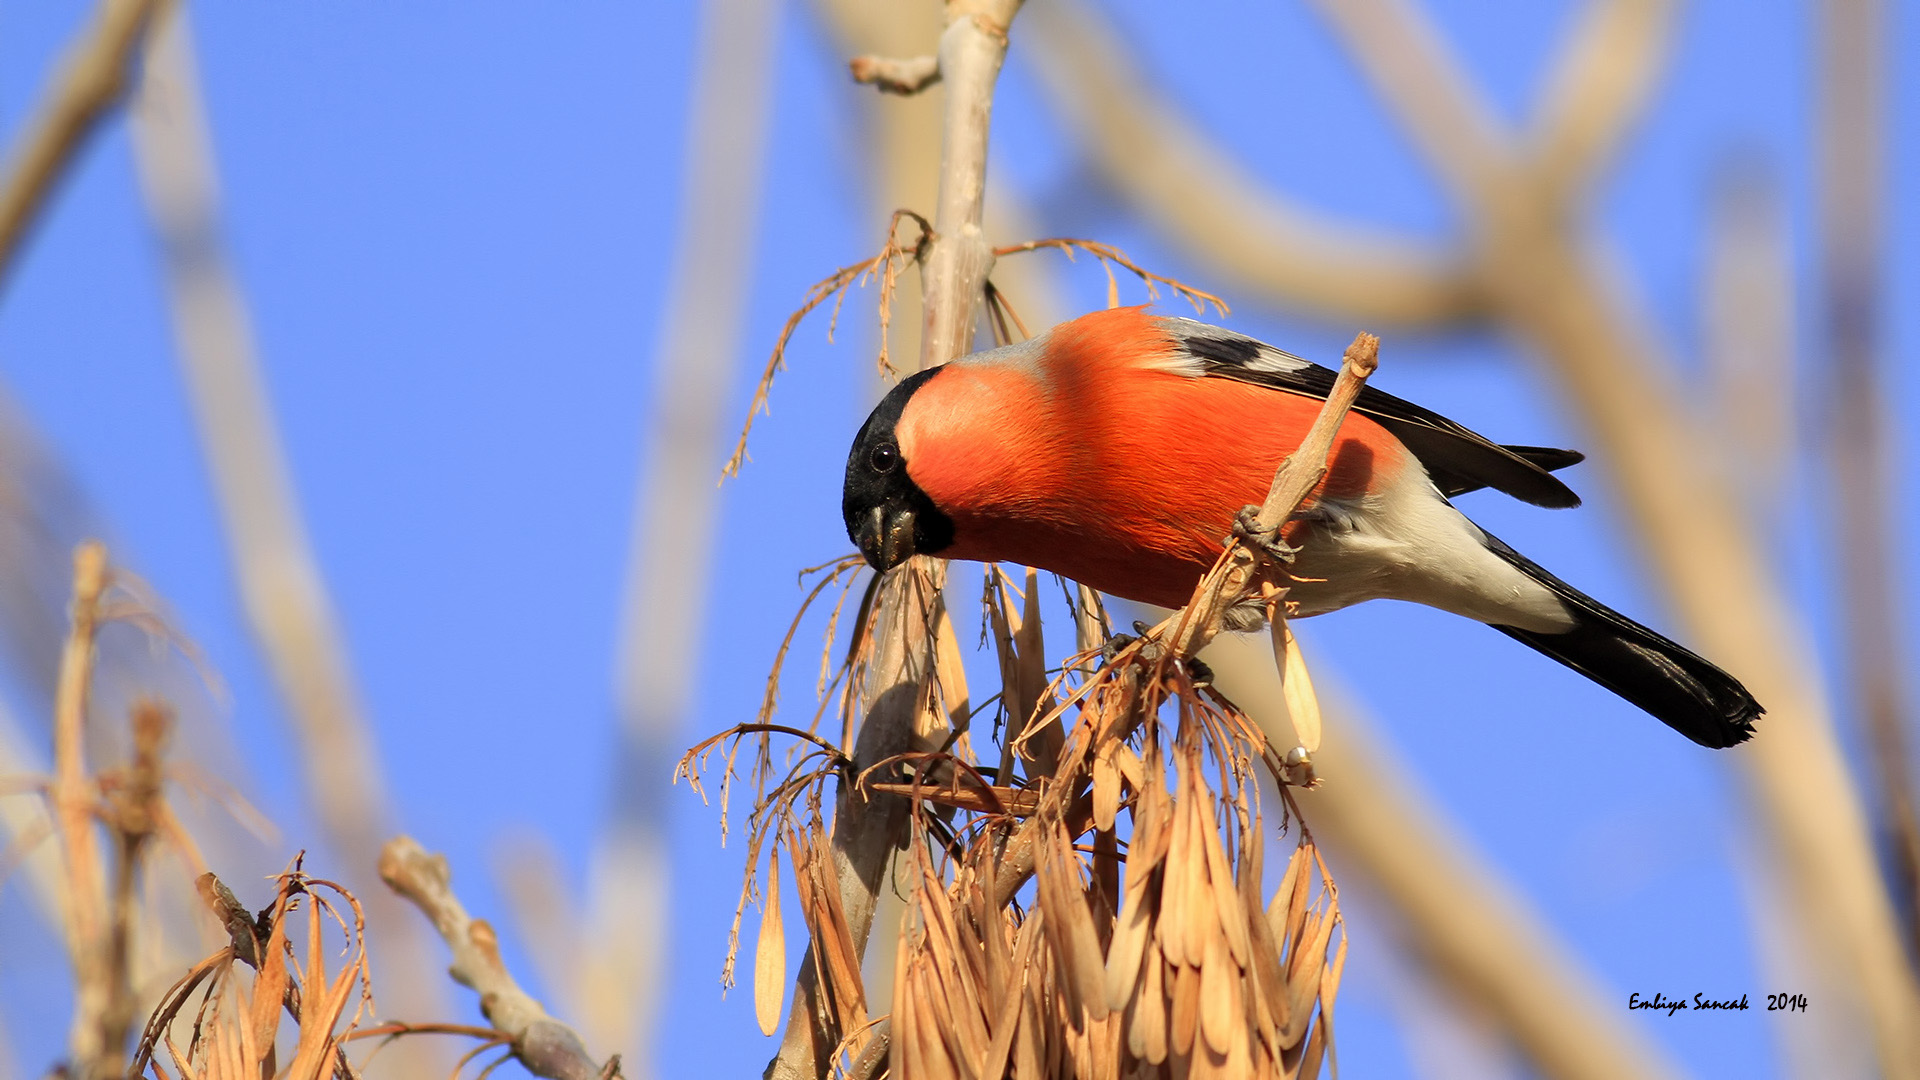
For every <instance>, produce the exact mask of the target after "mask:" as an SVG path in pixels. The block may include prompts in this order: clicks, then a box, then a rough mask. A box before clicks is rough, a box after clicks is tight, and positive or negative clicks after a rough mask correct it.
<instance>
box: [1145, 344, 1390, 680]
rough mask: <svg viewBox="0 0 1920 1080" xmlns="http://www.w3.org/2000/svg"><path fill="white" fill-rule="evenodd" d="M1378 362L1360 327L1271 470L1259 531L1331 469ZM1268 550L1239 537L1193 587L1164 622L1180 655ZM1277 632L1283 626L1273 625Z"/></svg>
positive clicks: (1243, 594) (1201, 638)
mask: <svg viewBox="0 0 1920 1080" xmlns="http://www.w3.org/2000/svg"><path fill="white" fill-rule="evenodd" d="M1379 362H1380V339H1379V338H1376V337H1374V336H1373V335H1372V334H1367V333H1362V334H1359V335H1357V336H1356V337H1355V338H1354V339H1353V344H1351V345H1349V346H1347V351H1346V354H1345V356H1344V358H1343V360H1342V362H1341V365H1340V375H1339V377H1338V378H1336V379H1335V380H1334V384H1333V389H1332V390H1331V391H1330V392H1329V393H1328V394H1327V400H1326V401H1325V402H1324V403H1323V404H1322V405H1321V406H1320V411H1319V413H1318V414H1316V415H1315V416H1314V419H1313V426H1312V427H1310V428H1308V429H1307V434H1306V437H1305V438H1303V439H1301V441H1300V445H1299V446H1298V447H1297V448H1296V449H1295V450H1294V451H1293V453H1291V454H1288V455H1287V457H1286V460H1284V461H1282V462H1281V463H1280V468H1279V469H1278V470H1277V471H1276V472H1275V473H1274V475H1273V483H1272V484H1271V485H1270V486H1269V487H1268V488H1267V497H1266V500H1265V501H1264V502H1262V503H1261V505H1260V512H1259V514H1258V515H1257V516H1256V517H1255V522H1256V524H1257V525H1258V527H1259V529H1260V531H1262V532H1266V533H1273V534H1275V535H1277V534H1278V530H1279V529H1280V526H1281V525H1283V524H1285V523H1286V521H1287V519H1288V518H1289V517H1291V516H1292V515H1293V513H1294V511H1295V510H1296V509H1297V508H1298V507H1299V505H1300V503H1301V501H1302V500H1304V499H1305V498H1306V497H1307V494H1308V493H1309V492H1311V491H1312V490H1313V489H1314V487H1315V486H1317V485H1318V484H1319V483H1320V481H1321V480H1323V479H1325V477H1326V475H1327V455H1328V454H1329V453H1330V452H1331V451H1332V449H1333V440H1334V437H1335V436H1336V435H1338V434H1339V431H1340V424H1341V423H1342V422H1343V421H1344V420H1345V419H1346V417H1347V410H1348V409H1349V408H1351V407H1352V405H1353V402H1354V399H1356V398H1358V397H1359V396H1360V391H1361V389H1362V388H1363V387H1364V386H1365V385H1366V381H1367V377H1368V376H1370V375H1372V374H1373V372H1374V369H1375V368H1376V367H1378V366H1379ZM1263 560H1264V555H1263V554H1262V553H1260V552H1258V551H1257V550H1256V549H1254V548H1253V547H1251V546H1249V545H1247V544H1246V543H1244V542H1243V541H1241V540H1235V542H1234V543H1233V545H1232V546H1231V547H1229V548H1228V549H1227V551H1226V552H1225V553H1224V554H1223V555H1222V556H1221V557H1220V561H1219V562H1218V563H1216V564H1215V565H1214V568H1213V570H1211V571H1210V572H1209V573H1208V574H1207V576H1206V577H1205V578H1204V579H1202V581H1201V583H1200V587H1199V588H1198V589H1197V590H1196V591H1195V592H1194V600H1193V602H1191V603H1189V604H1188V605H1187V607H1185V608H1182V609H1181V610H1180V611H1178V612H1175V613H1174V614H1173V615H1171V616H1169V617H1168V619H1167V620H1166V621H1165V622H1164V623H1162V624H1161V625H1162V626H1163V627H1171V628H1173V634H1172V636H1171V637H1170V638H1169V643H1170V644H1171V645H1172V646H1173V648H1174V650H1175V651H1176V652H1177V653H1179V654H1180V655H1182V656H1192V655H1193V654H1194V653H1196V652H1198V651H1200V650H1201V649H1203V648H1205V647H1206V644H1207V642H1209V641H1211V640H1213V638H1214V637H1215V635H1217V634H1218V633H1219V632H1220V625H1221V618H1222V616H1224V615H1225V614H1226V612H1227V610H1228V609H1229V608H1231V607H1232V606H1233V605H1235V604H1237V603H1240V602H1242V601H1244V600H1245V599H1246V598H1247V597H1248V596H1249V595H1250V593H1251V591H1252V589H1253V586H1254V579H1255V575H1256V573H1257V572H1258V571H1259V569H1260V567H1261V565H1262V562H1263ZM1274 629H1275V632H1278V630H1279V628H1278V627H1275V628H1274Z"/></svg>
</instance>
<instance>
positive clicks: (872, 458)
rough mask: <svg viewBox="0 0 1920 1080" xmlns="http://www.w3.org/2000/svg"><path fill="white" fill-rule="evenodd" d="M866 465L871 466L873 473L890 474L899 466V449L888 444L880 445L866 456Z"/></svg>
mask: <svg viewBox="0 0 1920 1080" xmlns="http://www.w3.org/2000/svg"><path fill="white" fill-rule="evenodd" d="M867 463H868V464H870V465H872V466H873V471H874V472H881V473H886V472H892V471H893V470H894V469H896V468H898V467H899V465H900V448H899V447H897V446H895V445H893V444H892V443H890V442H885V443H881V444H880V445H879V446H876V447H874V448H873V453H872V454H870V455H868V458H867Z"/></svg>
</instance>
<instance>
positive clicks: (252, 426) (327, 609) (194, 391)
mask: <svg viewBox="0 0 1920 1080" xmlns="http://www.w3.org/2000/svg"><path fill="white" fill-rule="evenodd" d="M156 18H158V19H159V21H158V22H157V23H156V24H155V25H154V27H153V32H152V33H151V34H150V35H149V38H150V42H149V48H148V51H147V55H146V63H145V68H144V82H143V84H142V87H141V93H140V95H139V97H138V98H137V99H136V103H135V107H134V109H133V112H132V120H133V140H134V162H135V165H136V166H137V168H138V170H139V179H140V185H141V192H142V195H143V196H144V198H145V202H146V207H147V214H148V217H149V220H150V221H151V222H152V225H153V228H154V231H155V233H156V234H158V237H159V240H160V250H161V255H162V258H163V261H164V267H165V270H166V283H167V289H168V294H169V300H170V301H171V314H172V316H173V329H174V335H175V340H176V343H177V347H178V351H179V359H180V364H181V368H182V373H183V375H184V377H185V380H186V387H187V391H188V393H189V395H190V399H191V401H192V403H193V410H194V417H195V419H196V421H197V427H198V431H199V436H200V442H201V450H202V453H203V454H204V456H205V458H206V463H207V469H208V471H209V473H210V474H211V477H212V480H213V484H214V491H215V494H216V495H217V496H218V498H219V506H220V515H221V523H222V525H223V526H224V529H225V535H226V539H227V546H228V550H229V552H230V554H231V557H232V560H233V573H234V577H235V579H236V581H235V583H236V585H237V586H238V588H239V592H240V598H241V602H242V606H243V608H244V611H245V614H246V617H247V623H248V626H249V628H250V629H251V631H252V633H253V636H254V639H255V640H256V641H257V642H258V643H259V646H260V649H261V651H262V652H263V653H264V654H265V656H266V658H267V661H268V666H269V670H270V671H271V672H272V674H273V678H274V682H275V686H276V689H277V690H278V691H279V695H280V699H281V702H282V704H283V706H284V708H285V710H286V715H287V719H288V721H289V722H290V726H291V728H292V730H293V733H294V735H295V737H296V738H297V739H298V740H299V745H300V748H301V753H300V754H299V755H298V756H299V759H300V762H301V764H302V766H303V767H304V771H305V781H306V785H305V795H306V798H307V799H308V801H309V803H310V805H311V806H312V807H313V809H314V812H315V815H316V817H317V818H318V819H319V822H320V824H321V827H322V828H323V830H324V835H325V838H326V842H327V844H328V846H329V847H330V848H331V849H332V850H333V851H334V852H335V853H336V855H337V856H338V857H339V859H340V861H341V863H342V864H343V865H344V866H346V867H348V872H347V875H346V879H347V880H348V881H360V882H365V881H367V880H368V878H367V877H366V875H367V874H368V873H370V872H371V871H372V869H373V866H374V863H375V862H376V860H377V859H378V857H379V852H380V844H381V840H382V838H383V837H384V836H385V835H386V833H387V831H388V830H389V829H390V828H391V827H392V826H391V823H390V817H391V809H390V804H389V802H388V798H387V792H386V784H385V779H384V776H383V770H382V768H381V765H380V761H379V754H378V751H377V749H376V745H375V739H374V734H373V731H372V727H371V725H370V724H369V722H368V720H367V717H366V715H365V713H364V712H363V711H362V709H361V705H360V701H359V695H358V692H357V690H356V688H355V686H354V678H353V670H352V662H351V659H350V657H349V655H348V652H347V646H346V643H345V641H344V640H343V639H342V635H341V632H340V628H339V625H338V622H337V620H336V619H335V616H334V612H333V608H332V605H331V603H330V602H329V600H328V596H327V588H326V582H325V580H324V578H323V577H322V575H321V572H320V567H319V564H318V560H317V559H316V558H315V556H314V552H313V547H312V544H311V542H310V541H309V539H308V536H307V529H306V524H305V522H304V521H303V520H302V518H301V514H300V506H299V499H298V496H297V494H296V493H295V491H294V489H293V483H292V480H291V479H290V477H289V476H288V468H287V461H286V452H285V449H284V447H283V446H282V444H281V441H280V436H279V432H278V431H277V430H276V427H275V421H274V413H273V406H272V403H271V402H270V400H269V397H268V393H267V387H266V380H265V377H264V375H263V373H262V371H261V364H260V356H259V350H258V347H257V345H256V342H255V340H254V335H253V327H252V324H251V321H250V319H249V318H248V313H247V304H246V298H245V296H244V294H243V293H242V292H241V289H240V285H239V282H238V281H237V280H236V279H235V277H234V273H233V270H232V267H231V266H230V265H229V263H228V261H227V254H226V245H225V240H224V237H223V236H222V235H221V231H220V205H219V191H218V183H217V180H216V172H215V167H214V157H213V149H212V139H211V136H210V134H209V133H208V130H207V120H206V108H205V105H204V102H203V100H202V95H201V93H200V80H199V73H198V71H197V70H196V68H195V64H194V58H193V45H192V27H191V24H190V23H189V22H188V20H187V11H186V9H185V8H184V7H174V8H172V9H171V10H169V11H167V12H164V13H162V14H160V15H158V16H156ZM367 903H368V907H369V909H370V911H371V914H372V916H373V918H372V919H371V922H372V924H373V926H374V931H373V934H374V937H375V939H376V941H377V944H378V951H379V952H380V953H381V954H382V955H383V956H385V957H386V958H387V963H386V964H385V965H383V966H382V969H381V978H380V984H381V987H382V993H383V995H384V997H385V1000H386V1001H387V1003H388V1005H389V1006H392V1007H398V1008H401V1009H405V1010H407V1011H413V1010H420V1011H421V1012H425V1013H431V1012H435V1011H439V1009H440V1008H441V1006H442V1002H444V1001H445V996H444V986H443V985H442V983H441V982H440V980H438V979H436V978H432V977H430V972H431V967H430V965H429V964H428V962H427V957H428V956H429V955H430V945H429V943H428V942H427V940H426V939H425V938H424V937H422V936H421V935H420V934H419V933H418V932H417V931H416V930H415V928H414V926H413V924H412V923H411V922H410V921H408V920H405V919H402V918H399V917H397V916H399V914H400V909H399V906H398V905H397V904H396V903H395V902H394V901H393V900H392V899H391V898H389V897H387V896H386V895H385V894H384V893H383V892H381V891H380V890H377V889H376V890H370V891H367ZM396 1050H397V1051H398V1053H399V1056H401V1057H402V1058H403V1059H405V1060H406V1061H408V1062H409V1064H410V1067H413V1068H423V1067H425V1064H426V1061H427V1060H429V1059H427V1058H424V1057H423V1056H421V1055H425V1054H428V1053H430V1052H432V1051H431V1048H428V1047H426V1046H425V1045H424V1044H417V1045H415V1046H403V1047H398V1048H396Z"/></svg>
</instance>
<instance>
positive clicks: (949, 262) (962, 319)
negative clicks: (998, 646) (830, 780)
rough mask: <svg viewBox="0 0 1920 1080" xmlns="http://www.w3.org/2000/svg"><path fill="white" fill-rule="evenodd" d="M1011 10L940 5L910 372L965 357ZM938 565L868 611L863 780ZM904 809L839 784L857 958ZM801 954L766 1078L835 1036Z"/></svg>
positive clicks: (800, 1069)
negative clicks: (917, 328) (932, 151)
mask: <svg viewBox="0 0 1920 1080" xmlns="http://www.w3.org/2000/svg"><path fill="white" fill-rule="evenodd" d="M1020 6H1021V0H948V3H947V7H946V18H947V24H946V29H945V30H944V31H943V32H942V33H941V36H940V47H939V58H940V70H941V72H942V74H943V77H944V82H945V84H946V101H945V110H946V118H945V124H944V127H943V129H942V147H941V154H940V161H941V174H940V195H939V199H938V201H937V204H936V212H935V216H934V222H933V233H934V236H933V241H932V244H931V245H930V248H929V250H928V252H927V254H926V257H925V259H924V261H923V262H922V263H921V277H920V283H921V295H922V300H923V303H924V308H923V313H922V316H923V318H922V326H923V333H922V337H921V342H920V366H921V367H922V368H923V369H924V368H927V367H932V366H934V365H937V364H942V363H945V362H947V361H948V360H951V359H953V358H954V357H956V356H959V355H961V354H962V353H964V352H966V351H967V350H968V349H969V348H970V347H971V346H972V342H973V330H974V325H975V318H976V315H977V314H978V312H979V310H980V305H981V303H982V302H983V297H984V294H985V286H986V282H987V275H988V274H989V273H990V272H991V271H992V269H993V249H992V246H991V245H990V244H989V243H988V240H987V236H986V230H985V229H984V228H983V225H982V221H983V214H984V203H985V195H986V169H987V136H988V130H989V124H990V121H991V119H992V111H993V88H994V83H995V81H996V79H997V78H998V76H999V73H1000V66H1001V63H1002V62H1003V61H1004V60H1005V58H1006V52H1007V29H1008V27H1009V26H1010V25H1011V23H1012V21H1013V18H1014V16H1015V14H1017V13H1018V12H1019V10H1020ZM945 577H946V574H945V567H944V564H938V563H935V562H933V561H932V560H929V559H925V558H915V559H913V560H910V561H909V563H908V565H907V566H906V567H904V568H902V569H901V570H898V571H896V572H895V573H894V574H893V575H892V576H891V577H890V578H889V580H888V581H887V582H886V583H885V584H884V585H883V592H882V594H881V597H880V601H879V606H878V607H877V609H876V612H875V619H876V620H877V623H876V625H877V626H878V628H879V629H878V638H877V640H878V642H879V648H878V652H877V654H876V656H875V658H874V661H873V665H872V667H871V669H870V672H869V685H870V687H871V691H870V693H869V694H868V696H867V700H868V701H870V702H873V703H874V704H873V705H872V707H871V708H869V710H868V713H867V716H866V717H865V719H864V721H863V722H862V724H861V728H860V733H859V737H858V740H857V742H856V744H855V749H854V761H855V768H856V769H864V768H866V767H867V766H870V765H872V764H873V763H875V762H878V761H882V760H885V759H887V758H890V757H893V756H895V755H897V754H900V753H903V752H905V751H907V750H909V749H912V748H913V746H912V744H913V741H914V735H915V732H914V716H915V708H914V706H915V704H916V702H917V700H918V696H919V687H920V686H921V684H922V683H923V682H924V681H925V680H927V679H930V678H932V677H933V656H932V641H931V639H930V636H929V634H928V632H927V631H928V627H929V626H930V625H931V623H930V619H929V616H930V614H931V613H932V612H934V611H936V610H937V609H938V605H939V599H938V598H939V593H940V590H941V588H942V587H943V586H944V583H945ZM907 808H908V804H907V802H906V800H904V799H901V798H900V797H898V796H893V795H884V794H879V793H876V794H875V795H874V796H873V797H872V798H870V799H863V798H862V797H861V796H860V794H859V793H858V792H856V791H855V790H853V787H852V785H848V784H843V785H842V786H841V790H840V793H839V797H838V799H837V800H836V804H835V812H834V827H833V852H834V864H835V871H836V874H837V879H838V887H839V890H840V894H841V895H840V906H841V909H842V911H843V913H844V917H845V921H846V925H847V931H848V935H849V936H850V938H851V941H852V945H853V947H854V949H855V951H856V953H857V954H863V953H864V951H865V949H866V943H867V936H868V933H869V932H870V931H871V929H872V924H873V911H874V906H875V898H876V895H877V894H878V891H879V889H880V885H881V881H882V879H883V877H884V876H885V871H886V869H887V866H888V865H889V863H890V862H891V859H892V856H893V852H894V851H895V850H896V849H897V848H898V846H899V844H900V842H901V841H902V840H903V839H904V829H905V824H906V814H907ZM813 954H814V949H813V947H812V946H809V948H808V951H807V958H806V959H803V960H802V961H801V965H800V978H799V981H798V984H797V985H796V986H795V989H794V997H793V1007H792V1010H791V1013H790V1015H789V1018H788V1021H787V1030H786V1034H785V1035H784V1037H783V1038H782V1040H781V1046H780V1051H779V1053H778V1054H777V1055H776V1056H775V1058H774V1060H773V1061H772V1062H770V1063H769V1064H768V1066H767V1076H769V1077H773V1078H776V1080H783V1078H801V1077H805V1078H813V1077H823V1076H825V1075H826V1073H827V1070H828V1068H829V1066H830V1064H831V1059H832V1056H833V1053H834V1047H835V1046H836V1045H837V1044H838V1043H839V1041H840V1038H841V1036H842V1035H844V1034H846V1033H845V1032H837V1031H835V1030H834V1028H835V1027H836V1026H837V1024H836V1023H835V1021H834V1020H833V1019H832V1017H831V1015H830V1010H829V1009H828V1008H827V1007H826V1002H824V1001H823V1000H822V997H821V993H820V989H821V988H820V986H819V984H818V976H817V970H818V966H819V965H818V964H817V962H816V961H815V959H814V956H813Z"/></svg>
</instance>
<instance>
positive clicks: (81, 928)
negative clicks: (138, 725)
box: [52, 542, 124, 1080]
mask: <svg viewBox="0 0 1920 1080" xmlns="http://www.w3.org/2000/svg"><path fill="white" fill-rule="evenodd" d="M106 587H107V549H106V548H104V547H102V546H101V545H99V544H98V543H91V542H89V543H85V544H82V545H80V548H79V549H78V550H77V551H75V552H74V554H73V613H72V626H71V628H70V629H69V631H68V633H67V643H66V648H65V649H64V650H62V652H61V654H60V681H59V687H58V690H57V691H56V696H55V698H54V710H53V791H52V795H53V818H54V823H55V825H56V831H57V833H58V835H59V838H60V847H61V850H62V851H63V853H64V854H65V856H66V859H65V863H66V866H65V869H66V875H67V882H66V884H67V952H68V955H69V956H70V957H71V958H72V963H73V982H74V987H73V996H74V1006H73V1022H72V1027H71V1028H70V1029H69V1032H68V1036H67V1052H68V1055H69V1067H70V1068H71V1069H72V1070H73V1072H74V1073H75V1074H76V1075H77V1076H79V1077H80V1078H81V1080H94V1078H95V1077H96V1076H99V1075H102V1074H104V1073H105V1072H107V1071H110V1069H111V1067H112V1065H113V1064H117V1063H118V1062H119V1058H118V1057H117V1056H116V1055H117V1054H118V1053H119V1051H120V1050H121V1049H122V1048H121V1047H119V1046H114V1045H110V1044H109V1042H108V1040H107V1038H106V1026H107V1024H106V1021H107V1015H108V1013H109V1011H110V1010H111V1003H112V999H113V996H114V986H113V973H112V971H111V970H110V969H109V964H108V956H107V933H108V924H107V920H108V912H107V910H106V905H107V884H106V870H105V867H104V866H103V865H102V863H101V860H100V847H99V838H98V836H97V835H96V833H95V831H94V816H95V813H96V811H97V802H98V798H99V796H98V793H97V790H96V789H95V787H94V783H93V778H92V776H91V775H89V774H88V772H87V761H86V741H85V740H86V717H87V699H88V696H89V693H90V690H91V683H92V680H93V637H94V632H95V630H96V628H97V627H98V625H99V616H100V594H101V593H102V592H103V591H105V589H106ZM123 1041H124V1040H123Z"/></svg>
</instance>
